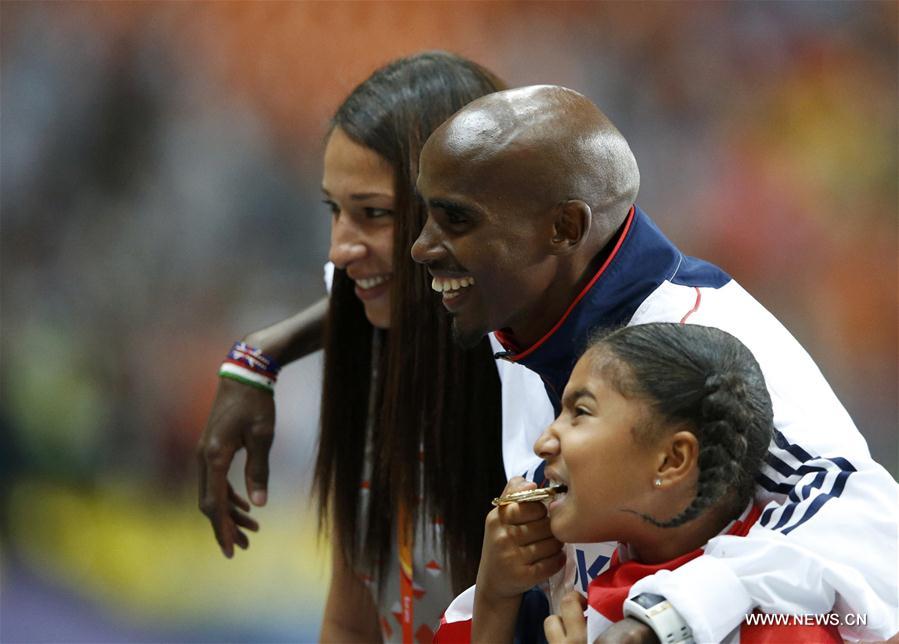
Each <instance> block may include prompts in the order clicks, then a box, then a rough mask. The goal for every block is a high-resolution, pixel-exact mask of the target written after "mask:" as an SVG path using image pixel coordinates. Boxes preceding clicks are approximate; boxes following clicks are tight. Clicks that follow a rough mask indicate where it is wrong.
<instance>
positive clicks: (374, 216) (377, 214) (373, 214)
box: [365, 208, 393, 219]
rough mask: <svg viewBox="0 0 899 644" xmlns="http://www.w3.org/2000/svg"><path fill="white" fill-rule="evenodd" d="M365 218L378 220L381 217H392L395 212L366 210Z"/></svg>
mask: <svg viewBox="0 0 899 644" xmlns="http://www.w3.org/2000/svg"><path fill="white" fill-rule="evenodd" d="M365 216H366V217H368V218H369V219H377V218H379V217H392V216H393V211H392V210H388V209H387V208H366V209H365Z"/></svg>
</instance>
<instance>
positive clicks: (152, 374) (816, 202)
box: [0, 2, 899, 642]
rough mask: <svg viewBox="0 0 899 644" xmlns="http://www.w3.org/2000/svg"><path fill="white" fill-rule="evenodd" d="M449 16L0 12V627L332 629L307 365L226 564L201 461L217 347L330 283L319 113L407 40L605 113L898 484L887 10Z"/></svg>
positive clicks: (226, 10) (518, 10) (282, 635)
mask: <svg viewBox="0 0 899 644" xmlns="http://www.w3.org/2000/svg"><path fill="white" fill-rule="evenodd" d="M461 6H462V8H463V9H460V7H459V5H458V4H455V3H443V2H433V3H417V2H409V3H381V2H372V3H343V2H333V3H306V2H295V3H281V2H272V3H212V2H209V3H206V2H185V3H114V2H92V3H74V2H72V3H40V2H37V3H30V2H29V3H26V2H3V3H2V4H0V36H2V37H0V103H2V109H0V213H2V222H0V287H2V288H0V331H2V334H0V547H2V550H0V555H2V566H3V567H2V575H0V584H2V588H0V640H3V641H84V642H89V641H90V642H97V641H193V642H200V641H210V642H212V641H307V640H312V639H315V638H316V637H317V632H318V630H317V629H318V623H319V620H320V614H321V607H322V605H323V602H324V594H325V591H326V588H327V574H328V551H327V544H326V543H324V542H323V543H321V544H319V543H318V542H317V537H316V527H315V519H314V517H313V514H312V513H313V508H312V507H311V505H310V504H309V502H308V499H307V497H308V493H309V490H308V483H309V468H310V466H311V457H312V455H313V453H314V446H315V439H316V432H317V427H318V395H319V387H320V383H319V372H320V359H319V357H314V358H312V359H309V360H306V361H303V362H301V363H300V364H299V365H297V366H292V367H289V368H288V369H286V370H285V371H284V374H283V375H282V378H281V381H280V382H279V385H278V392H277V403H278V414H279V417H278V426H277V439H276V443H275V446H274V448H273V454H272V486H271V494H270V503H269V505H268V506H267V507H266V508H264V509H254V510H253V514H254V516H256V517H257V518H259V520H260V523H261V525H262V530H261V532H260V533H259V534H258V535H255V536H254V537H253V538H252V545H251V547H250V550H249V551H247V552H238V553H237V555H236V556H235V558H234V559H233V560H230V561H228V560H225V559H224V558H223V557H222V556H221V554H220V553H219V552H218V548H217V547H216V545H215V542H214V539H213V535H212V531H211V529H210V527H209V525H208V523H207V522H206V520H205V518H204V517H203V516H202V515H201V514H200V513H199V511H198V510H197V509H196V505H197V501H196V485H197V484H196V465H195V456H194V446H195V444H196V440H197V438H198V436H199V433H200V431H201V430H202V428H203V426H204V423H205V418H206V414H207V413H208V411H209V408H210V405H211V402H212V397H213V394H214V390H215V385H216V381H215V372H216V368H217V366H218V364H219V363H220V362H221V360H222V358H223V356H224V354H225V352H226V351H227V349H228V347H229V346H230V344H231V342H233V340H234V339H235V338H237V337H240V336H242V335H243V334H245V333H247V332H248V331H250V330H253V329H255V328H258V327H261V326H262V325H264V324H267V323H271V322H274V321H276V320H278V319H280V318H282V317H284V316H286V315H288V314H290V313H292V312H294V311H296V310H298V309H300V308H302V307H303V306H305V305H307V304H309V303H311V302H313V301H315V300H317V299H318V298H319V297H320V296H321V295H322V293H323V287H322V283H321V264H322V262H323V261H324V259H325V256H326V253H327V244H328V235H329V232H328V224H329V218H328V216H327V212H326V209H325V208H324V207H322V206H321V205H320V204H319V198H320V196H319V187H318V185H319V181H320V161H321V159H320V154H321V137H322V136H323V134H324V132H325V129H326V123H327V119H328V117H329V115H330V113H331V112H332V111H333V109H334V108H335V107H336V105H337V104H338V103H339V101H340V100H341V98H342V97H343V96H344V95H345V94H346V93H347V92H348V91H349V90H350V89H351V88H352V87H353V86H354V85H355V84H356V83H358V82H359V81H361V80H362V79H364V78H365V76H367V75H368V74H369V73H370V72H371V71H372V70H373V69H374V68H375V67H376V66H378V65H380V64H382V63H384V62H386V61H388V60H390V59H392V58H394V57H396V56H399V55H404V54H407V53H410V52H413V51H417V50H421V49H432V48H445V49H450V50H453V51H457V52H459V53H461V54H463V55H468V56H471V57H473V58H475V59H477V60H478V61H479V62H482V63H483V64H485V65H487V66H488V67H490V68H492V69H494V70H495V71H496V72H498V73H499V74H500V75H502V76H503V77H505V78H506V79H508V80H509V81H510V82H511V83H512V84H513V85H520V84H531V83H539V82H554V83H560V84H564V85H568V86H570V87H573V88H575V89H578V90H579V91H582V92H584V93H585V94H586V95H588V96H589V97H591V98H592V99H593V100H595V101H596V102H597V103H598V104H599V105H600V106H602V107H603V109H604V110H605V111H607V113H608V114H609V115H610V117H611V118H612V120H613V121H614V122H615V123H616V124H617V125H618V126H619V127H620V129H621V130H622V132H623V133H624V134H625V136H626V137H627V138H628V139H629V141H630V142H631V144H632V147H633V149H634V151H635V153H636V155H637V159H638V161H639V163H640V165H641V174H642V177H643V185H642V188H641V193H640V197H639V203H640V205H641V207H642V208H643V209H644V210H646V211H647V212H648V213H650V215H651V216H653V217H654V218H656V219H657V220H658V221H659V223H660V224H661V226H662V227H663V228H664V229H665V231H666V232H667V233H668V234H669V235H670V236H671V237H672V238H673V239H674V240H675V241H676V242H677V243H678V244H679V245H680V246H681V247H682V248H684V249H685V250H686V251H687V252H689V253H691V254H694V255H698V256H701V257H705V258H707V259H710V260H712V261H715V262H717V263H719V264H721V265H722V266H723V267H724V268H725V269H726V270H727V271H728V272H729V273H731V274H732V275H734V276H735V277H736V278H737V279H738V280H739V281H740V282H741V283H742V284H743V285H744V286H746V287H747V289H748V290H750V291H751V292H752V293H753V294H754V295H755V296H756V297H757V298H758V299H759V300H760V301H761V302H762V303H763V304H765V305H766V306H767V307H768V308H769V309H770V310H772V311H773V312H774V313H775V314H776V315H777V316H778V317H779V318H780V319H781V320H782V321H783V322H784V323H785V324H786V325H787V326H788V328H790V329H791V331H792V332H793V333H794V334H795V335H796V336H797V338H798V339H799V340H800V341H801V342H802V343H803V345H804V346H805V347H806V348H807V349H808V351H809V352H810V353H811V355H812V356H813V357H814V358H815V360H816V361H817V362H818V363H819V365H820V366H821V368H822V371H823V372H824V373H825V375H826V376H827V378H828V380H829V381H830V382H831V384H832V386H833V388H834V390H835V391H836V392H837V394H838V396H839V397H840V398H841V400H843V402H844V403H845V404H846V406H847V408H848V409H849V411H850V413H851V414H852V416H853V418H854V419H855V420H856V423H857V424H858V426H859V428H860V430H861V431H862V433H863V434H864V435H865V437H866V438H867V440H868V443H869V446H870V448H871V450H872V453H873V454H874V455H875V458H877V459H878V460H879V461H880V462H881V463H883V464H884V465H885V466H886V467H887V468H888V469H889V470H890V471H891V472H892V473H893V474H894V476H896V475H897V474H899V445H897V435H896V427H897V426H899V422H897V410H896V404H895V401H896V396H897V361H896V356H897V355H899V343H897V310H899V288H897V282H896V258H897V221H899V218H897V214H899V209H897V194H899V186H897V181H899V179H897V177H899V173H897V150H899V146H897V142H899V133H897V119H896V114H897V113H899V105H897V97H899V87H897V79H899V69H897V42H899V33H897V24H899V20H897V19H899V16H897V5H896V4H895V3H890V2H866V3H849V2H830V3H814V2H806V3H795V2H771V3H680V2H672V3H650V2H645V3H643V2H641V3H631V2H605V3H586V2H584V3H581V2H560V3H541V2H528V3H519V2H489V3H487V2H484V3H478V2H473V3H465V4H464V5H461ZM240 467H241V465H240V463H238V464H236V465H235V468H234V470H233V471H232V482H233V483H234V485H235V487H236V488H237V489H238V490H242V489H243V485H242V483H241V479H242V475H241V471H240Z"/></svg>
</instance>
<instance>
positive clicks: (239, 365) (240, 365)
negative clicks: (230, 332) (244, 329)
mask: <svg viewBox="0 0 899 644" xmlns="http://www.w3.org/2000/svg"><path fill="white" fill-rule="evenodd" d="M279 371H281V367H280V366H279V365H278V363H277V362H276V361H275V359H274V358H272V357H271V356H267V355H265V354H264V353H262V351H261V350H260V349H254V348H253V347H250V346H248V345H247V344H246V342H235V343H234V346H233V347H231V351H229V352H228V357H227V358H225V361H224V362H223V363H222V366H221V367H220V368H219V376H220V377H221V378H229V379H231V380H236V381H237V382H241V383H243V384H245V385H249V386H251V387H256V388H258V389H264V390H265V391H268V392H269V393H274V392H275V383H276V382H277V381H278V372H279Z"/></svg>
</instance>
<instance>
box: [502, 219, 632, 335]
mask: <svg viewBox="0 0 899 644" xmlns="http://www.w3.org/2000/svg"><path fill="white" fill-rule="evenodd" d="M625 221H626V220H625ZM624 225H625V224H622V225H621V227H620V228H619V229H618V230H616V231H615V233H614V234H612V236H611V238H609V239H608V240H606V242H605V244H602V242H600V243H597V244H595V245H594V248H595V247H596V246H600V245H601V247H600V249H599V250H598V251H594V252H592V253H590V252H589V251H586V252H585V253H584V254H583V255H584V257H583V258H574V259H573V260H572V261H571V263H570V265H569V266H568V267H567V268H566V269H563V270H561V271H560V272H559V277H558V279H557V280H556V281H555V283H554V284H553V286H551V287H550V288H549V289H547V291H546V296H545V299H544V300H543V301H541V307H540V313H539V314H532V313H529V314H526V315H524V316H522V319H521V320H519V321H516V322H513V323H512V324H511V325H510V327H509V328H508V329H504V333H505V334H506V337H507V338H509V339H510V340H512V341H514V342H515V344H516V345H517V346H518V347H519V348H521V349H526V348H527V347H530V346H531V345H533V344H534V343H536V342H537V341H539V340H540V339H541V338H543V337H544V336H545V335H546V334H547V333H549V331H550V330H551V329H552V328H553V327H554V326H555V325H556V324H557V323H558V322H559V320H560V319H561V318H562V316H563V315H565V312H566V311H567V310H568V308H569V307H570V306H571V304H572V302H574V301H575V299H576V298H577V297H578V296H579V295H580V294H581V292H583V290H584V289H585V288H587V285H588V284H589V283H590V281H591V280H592V279H593V278H594V277H595V276H596V273H597V272H598V271H599V270H600V268H602V266H603V264H605V263H606V260H607V259H608V258H609V256H610V255H611V253H612V251H613V250H614V248H615V245H616V244H617V242H618V240H619V237H620V236H621V234H622V232H623V230H624Z"/></svg>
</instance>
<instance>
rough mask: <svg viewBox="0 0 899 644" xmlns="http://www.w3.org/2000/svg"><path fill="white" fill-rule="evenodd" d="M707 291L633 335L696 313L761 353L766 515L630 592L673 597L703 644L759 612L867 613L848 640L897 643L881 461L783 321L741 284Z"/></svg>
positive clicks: (666, 303)
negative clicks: (769, 435)
mask: <svg viewBox="0 0 899 644" xmlns="http://www.w3.org/2000/svg"><path fill="white" fill-rule="evenodd" d="M701 292H702V304H701V306H699V307H698V308H696V309H695V310H694V307H696V302H697V295H696V289H692V288H687V287H682V286H678V285H675V284H669V285H667V286H664V287H663V288H660V289H659V291H658V292H657V294H656V295H654V296H653V297H651V298H649V299H647V300H646V302H644V304H643V305H642V306H641V309H640V310H638V312H637V313H636V314H635V316H634V318H633V319H632V320H631V324H640V323H645V322H652V321H674V322H677V321H678V320H681V319H682V317H683V315H684V314H685V313H686V312H688V311H690V310H694V312H693V314H692V315H691V317H690V322H691V323H696V324H703V325H707V326H715V327H718V328H719V329H723V330H725V331H727V332H729V333H732V334H733V335H734V336H736V337H737V338H739V339H740V341H742V342H743V343H744V344H745V345H746V346H747V347H749V349H750V350H751V351H752V353H753V355H754V356H755V358H756V360H758V363H759V366H760V367H761V368H762V372H763V373H764V375H765V381H766V382H767V385H768V390H769V392H770V394H771V400H772V403H773V406H774V425H775V430H776V432H775V440H774V441H773V442H772V444H771V447H770V449H769V452H768V456H767V457H766V459H765V463H764V465H763V467H762V471H761V473H760V476H759V477H758V483H759V488H758V489H757V495H756V501H757V502H758V503H759V505H761V506H762V507H763V513H762V516H761V518H760V519H759V522H758V524H757V525H756V526H755V527H754V528H753V529H752V530H751V531H750V532H749V534H748V535H747V537H744V538H742V539H732V538H724V537H721V538H719V539H716V540H712V542H710V545H709V547H708V548H707V549H706V553H707V554H706V555H703V556H702V557H699V558H697V559H695V560H694V561H691V562H690V563H689V564H687V565H685V566H682V567H681V568H679V569H677V570H676V571H673V572H672V573H670V575H664V574H663V575H657V576H653V577H648V578H646V579H644V580H641V581H640V582H638V583H637V584H635V585H634V588H633V589H632V593H634V594H636V593H639V592H655V593H657V594H660V595H664V596H665V597H666V598H667V599H668V600H669V601H670V602H671V604H672V605H673V606H674V607H675V608H676V609H677V610H678V612H679V613H680V614H681V615H682V616H683V617H684V618H685V619H686V620H687V622H688V624H689V625H690V627H691V628H692V629H693V632H694V634H695V635H696V636H697V641H699V640H716V641H718V640H721V639H722V638H723V637H724V636H725V635H726V634H727V633H728V632H729V631H730V630H731V629H733V628H735V627H737V626H739V625H740V623H741V622H742V620H743V617H744V615H745V614H746V613H747V612H750V611H751V610H752V607H753V606H758V607H759V608H761V609H762V610H764V611H766V612H778V613H797V614H820V613H827V612H829V611H830V610H831V609H833V610H834V611H835V612H837V613H840V614H843V615H847V614H848V613H858V614H860V615H865V619H866V620H867V624H855V625H851V624H849V621H850V620H849V619H847V620H846V621H845V622H844V624H843V625H842V626H841V627H840V632H841V635H842V636H843V637H844V638H848V639H869V640H870V639H875V640H876V639H885V638H889V637H891V636H892V635H894V634H895V633H896V631H897V630H899V579H897V572H899V554H897V548H899V486H897V484H896V481H895V480H893V478H892V477H891V476H890V474H889V473H888V472H887V471H886V470H885V469H884V468H883V467H881V466H880V465H879V464H877V463H876V462H874V460H873V459H872V458H871V456H870V453H869V452H868V448H867V445H866V444H865V441H864V439H863V438H862V436H861V435H860V433H859V431H858V429H857V428H856V427H855V424H854V423H853V422H852V419H851V418H850V417H849V414H848V413H847V412H846V410H845V408H844V407H843V406H842V404H841V403H840V401H839V400H838V399H837V397H836V395H835V394H834V392H833V390H832V389H831V388H830V386H829V385H828V383H827V382H826V380H825V379H824V376H823V375H822V374H821V371H820V370H819V369H818V367H817V365H816V364H815V363H814V361H813V360H812V358H811V357H810V356H809V355H808V353H807V352H806V351H805V350H804V349H803V348H802V346H801V345H800V344H799V343H798V342H797V341H796V340H795V338H793V336H792V335H790V333H789V332H788V331H787V330H786V329H785V328H784V327H783V325H781V324H780V322H778V321H777V320H776V319H775V318H774V316H773V315H771V314H770V313H769V312H768V311H766V310H765V309H764V308H763V307H762V306H761V305H759V304H758V303H757V302H756V301H755V300H754V299H752V297H751V296H750V295H749V294H748V293H746V292H745V291H744V290H743V289H742V288H741V287H740V286H739V285H738V284H736V283H735V282H731V283H729V284H728V285H726V286H724V287H722V288H719V289H712V288H703V289H701ZM657 577H659V578H664V579H665V580H664V581H662V580H661V579H657ZM653 588H655V589H656V590H653ZM851 621H855V620H854V617H853V618H852V620H851Z"/></svg>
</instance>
